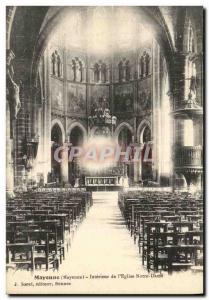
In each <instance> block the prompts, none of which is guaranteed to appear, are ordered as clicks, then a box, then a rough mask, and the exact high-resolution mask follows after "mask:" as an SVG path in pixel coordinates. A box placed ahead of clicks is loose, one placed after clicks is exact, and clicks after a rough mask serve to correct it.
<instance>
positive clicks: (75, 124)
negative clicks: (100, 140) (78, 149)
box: [67, 121, 88, 140]
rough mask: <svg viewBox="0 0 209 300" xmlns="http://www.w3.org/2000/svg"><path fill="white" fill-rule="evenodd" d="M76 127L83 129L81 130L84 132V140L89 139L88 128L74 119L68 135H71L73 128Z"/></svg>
mask: <svg viewBox="0 0 209 300" xmlns="http://www.w3.org/2000/svg"><path fill="white" fill-rule="evenodd" d="M75 127H79V128H80V129H81V131H82V132H83V137H84V140H86V139H87V136H88V135H87V130H86V128H85V127H84V126H83V124H81V123H80V122H77V121H74V122H72V123H71V124H70V125H69V126H68V129H67V136H70V134H71V132H72V130H73V129H74V128H75Z"/></svg>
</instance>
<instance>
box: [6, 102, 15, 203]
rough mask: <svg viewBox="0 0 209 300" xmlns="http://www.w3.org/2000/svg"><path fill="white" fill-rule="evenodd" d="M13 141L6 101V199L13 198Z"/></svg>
mask: <svg viewBox="0 0 209 300" xmlns="http://www.w3.org/2000/svg"><path fill="white" fill-rule="evenodd" d="M12 148H13V140H12V139H11V136H10V111H9V103H8V101H6V195H7V198H13V197H14V163H13V157H12V152H13V149H12Z"/></svg>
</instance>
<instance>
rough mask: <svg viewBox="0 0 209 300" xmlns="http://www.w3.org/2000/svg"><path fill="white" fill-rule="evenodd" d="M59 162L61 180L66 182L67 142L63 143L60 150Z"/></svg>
mask: <svg viewBox="0 0 209 300" xmlns="http://www.w3.org/2000/svg"><path fill="white" fill-rule="evenodd" d="M61 159H62V161H61V164H60V172H61V182H62V183H63V184H66V183H68V144H67V143H64V145H63V150H62V151H61Z"/></svg>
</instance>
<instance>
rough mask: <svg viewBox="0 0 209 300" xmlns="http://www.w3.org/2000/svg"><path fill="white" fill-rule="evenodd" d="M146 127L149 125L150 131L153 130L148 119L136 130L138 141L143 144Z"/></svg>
mask: <svg viewBox="0 0 209 300" xmlns="http://www.w3.org/2000/svg"><path fill="white" fill-rule="evenodd" d="M146 127H148V128H149V129H150V131H151V132H152V130H151V123H150V121H148V120H143V121H141V123H140V124H139V126H138V128H137V132H136V136H137V142H138V143H140V144H143V140H142V137H143V132H144V130H145V128H146Z"/></svg>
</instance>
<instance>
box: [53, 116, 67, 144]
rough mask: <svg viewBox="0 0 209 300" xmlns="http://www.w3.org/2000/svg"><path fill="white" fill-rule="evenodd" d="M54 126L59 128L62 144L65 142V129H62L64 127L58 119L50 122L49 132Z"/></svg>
mask: <svg viewBox="0 0 209 300" xmlns="http://www.w3.org/2000/svg"><path fill="white" fill-rule="evenodd" d="M55 125H58V126H59V128H60V130H61V132H62V143H64V142H65V129H64V126H63V124H62V122H61V121H60V120H59V119H54V120H52V122H51V130H52V129H53V127H54V126H55Z"/></svg>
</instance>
